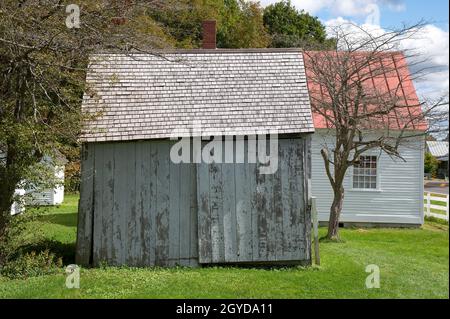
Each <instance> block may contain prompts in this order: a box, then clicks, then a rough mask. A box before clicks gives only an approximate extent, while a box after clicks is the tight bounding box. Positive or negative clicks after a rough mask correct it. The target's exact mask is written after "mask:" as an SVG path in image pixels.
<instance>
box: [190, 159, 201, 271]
mask: <svg viewBox="0 0 450 319" xmlns="http://www.w3.org/2000/svg"><path fill="white" fill-rule="evenodd" d="M189 167H190V169H189V171H190V179H189V183H190V184H189V185H190V187H189V189H190V239H191V240H190V247H189V251H190V253H189V257H190V262H189V265H190V266H192V267H195V266H198V264H199V240H198V232H199V227H198V212H199V208H198V202H197V166H196V165H195V164H192V165H190V166H189Z"/></svg>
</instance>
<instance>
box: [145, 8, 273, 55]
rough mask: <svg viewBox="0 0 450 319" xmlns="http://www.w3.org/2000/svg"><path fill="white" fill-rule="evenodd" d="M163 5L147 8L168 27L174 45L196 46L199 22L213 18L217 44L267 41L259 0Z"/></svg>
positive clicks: (230, 45)
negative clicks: (152, 8)
mask: <svg viewBox="0 0 450 319" xmlns="http://www.w3.org/2000/svg"><path fill="white" fill-rule="evenodd" d="M168 3H169V4H170V5H168V6H167V7H164V8H161V9H156V10H154V11H152V12H149V15H150V16H151V17H152V19H154V20H155V21H158V23H160V24H161V25H162V26H163V28H164V29H166V30H168V32H169V34H170V35H171V36H172V38H174V39H175V41H176V44H175V46H176V47H179V48H198V47H201V43H202V22H203V21H204V20H216V21H217V46H218V47H219V48H252V47H266V46H267V45H268V44H269V43H270V39H269V36H268V34H267V32H266V29H265V27H264V25H263V10H262V8H261V7H260V5H259V3H257V2H253V1H245V0H176V1H175V0H168Z"/></svg>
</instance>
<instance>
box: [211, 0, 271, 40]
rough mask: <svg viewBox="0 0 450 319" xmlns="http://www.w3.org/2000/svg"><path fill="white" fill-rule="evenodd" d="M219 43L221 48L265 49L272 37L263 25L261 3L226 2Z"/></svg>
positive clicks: (233, 0)
mask: <svg viewBox="0 0 450 319" xmlns="http://www.w3.org/2000/svg"><path fill="white" fill-rule="evenodd" d="M224 4H225V5H224V8H223V9H222V11H221V13H220V15H221V24H220V25H219V30H218V34H217V43H218V46H219V47H221V48H264V47H267V46H268V45H269V44H270V37H269V34H268V33H267V31H266V28H265V27H264V24H263V10H262V8H261V7H260V5H259V3H257V2H252V1H245V0H225V1H224Z"/></svg>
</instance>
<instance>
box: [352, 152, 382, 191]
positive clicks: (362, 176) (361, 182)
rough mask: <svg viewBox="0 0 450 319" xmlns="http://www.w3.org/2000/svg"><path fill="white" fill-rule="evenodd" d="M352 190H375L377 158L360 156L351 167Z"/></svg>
mask: <svg viewBox="0 0 450 319" xmlns="http://www.w3.org/2000/svg"><path fill="white" fill-rule="evenodd" d="M353 188H361V189H376V188H377V157H376V156H367V155H362V156H360V157H359V163H358V164H355V165H354V167H353Z"/></svg>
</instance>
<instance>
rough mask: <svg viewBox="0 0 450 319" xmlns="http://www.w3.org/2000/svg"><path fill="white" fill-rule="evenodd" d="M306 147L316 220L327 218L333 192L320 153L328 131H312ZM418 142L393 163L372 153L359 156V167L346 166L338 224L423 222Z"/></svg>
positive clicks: (421, 154) (327, 141) (329, 137)
mask: <svg viewBox="0 0 450 319" xmlns="http://www.w3.org/2000/svg"><path fill="white" fill-rule="evenodd" d="M311 143H312V145H311V163H312V168H311V169H312V172H311V181H312V183H311V184H312V194H313V195H314V196H316V197H317V211H318V216H319V221H322V222H326V221H328V219H329V216H330V207H331V203H332V201H333V191H332V189H331V185H330V181H329V180H328V177H327V175H326V173H325V166H324V161H323V158H322V155H321V154H320V150H321V149H322V148H324V146H328V148H332V145H333V143H334V136H333V130H329V129H316V132H315V133H314V134H313V136H312V142H311ZM423 145H424V138H423V137H417V138H415V139H414V140H413V141H411V142H410V143H408V144H407V145H405V146H404V147H401V149H400V154H401V155H402V157H403V158H404V159H405V161H403V160H401V159H394V158H391V157H389V156H388V155H386V154H385V153H381V152H380V151H377V150H375V149H374V150H372V151H369V152H367V153H365V154H364V155H363V156H362V157H363V158H361V164H360V166H363V167H350V168H349V169H348V171H347V174H346V176H345V180H344V189H345V196H344V205H343V209H342V215H341V219H340V221H341V222H343V223H362V224H367V223H370V224H398V225H422V224H423V166H424V147H423Z"/></svg>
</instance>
